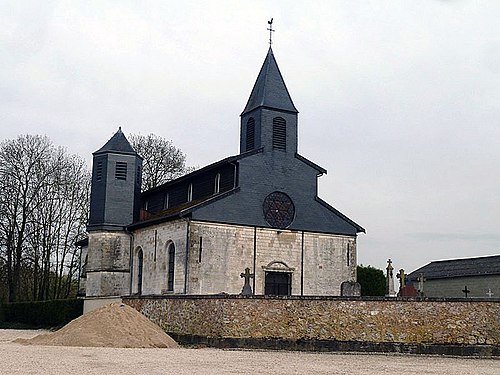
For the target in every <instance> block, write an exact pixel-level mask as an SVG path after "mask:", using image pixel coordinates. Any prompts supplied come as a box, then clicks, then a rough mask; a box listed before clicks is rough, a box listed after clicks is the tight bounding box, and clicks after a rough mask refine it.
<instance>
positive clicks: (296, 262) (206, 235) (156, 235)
mask: <svg viewBox="0 0 500 375" xmlns="http://www.w3.org/2000/svg"><path fill="white" fill-rule="evenodd" d="M186 241H188V243H189V246H188V249H189V251H188V253H187V256H186ZM169 244H173V245H174V246H175V268H174V289H173V291H172V293H187V294H217V293H228V294H239V293H240V292H241V289H242V287H243V279H242V278H241V277H240V274H241V273H242V272H243V271H244V270H245V268H247V267H248V268H249V269H250V271H251V272H252V273H254V274H255V277H254V279H253V280H252V281H251V286H252V290H253V291H254V293H255V294H264V288H265V273H266V272H287V273H290V274H291V294H292V295H340V287H341V284H342V282H344V281H355V280H356V238H355V237H351V236H341V235H332V234H321V233H308V232H301V231H292V230H276V229H270V228H255V227H248V226H242V225H230V224H216V223H207V222H199V221H187V220H175V221H172V222H167V223H163V224H159V225H155V226H150V227H146V228H143V229H138V230H136V231H135V232H134V244H133V246H134V256H133V261H132V263H133V264H132V289H131V291H132V294H135V293H137V292H138V290H137V286H138V278H137V275H138V251H139V250H142V252H143V273H142V275H143V279H142V294H145V295H151V294H165V293H168V292H166V289H167V265H168V254H167V248H168V246H169ZM186 271H187V280H186V277H185V275H186Z"/></svg>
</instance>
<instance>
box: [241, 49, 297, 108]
mask: <svg viewBox="0 0 500 375" xmlns="http://www.w3.org/2000/svg"><path fill="white" fill-rule="evenodd" d="M258 107H266V108H271V109H277V110H282V111H286V112H292V113H298V111H297V109H296V108H295V106H294V105H293V102H292V98H291V97H290V94H289V93H288V90H287V88H286V85H285V81H284V80H283V77H282V75H281V73H280V70H279V68H278V64H277V63H276V59H275V58H274V55H273V50H272V48H271V47H269V51H268V52H267V56H266V59H265V60H264V64H263V65H262V68H261V69H260V72H259V76H258V77H257V80H256V81H255V85H254V86H253V89H252V93H251V94H250V98H249V99H248V102H247V105H246V107H245V109H244V110H243V113H242V114H241V115H244V114H245V113H247V112H250V111H252V110H254V109H256V108H258Z"/></svg>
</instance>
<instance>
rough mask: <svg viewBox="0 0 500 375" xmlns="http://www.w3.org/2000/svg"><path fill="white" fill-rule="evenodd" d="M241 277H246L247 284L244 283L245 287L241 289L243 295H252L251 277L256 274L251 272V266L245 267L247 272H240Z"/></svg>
mask: <svg viewBox="0 0 500 375" xmlns="http://www.w3.org/2000/svg"><path fill="white" fill-rule="evenodd" d="M240 277H242V278H244V279H245V285H243V289H242V290H241V293H240V294H241V295H242V296H251V295H252V294H253V292H252V287H251V286H250V279H253V278H254V277H255V274H253V273H250V268H248V267H247V268H245V272H242V273H241V274H240Z"/></svg>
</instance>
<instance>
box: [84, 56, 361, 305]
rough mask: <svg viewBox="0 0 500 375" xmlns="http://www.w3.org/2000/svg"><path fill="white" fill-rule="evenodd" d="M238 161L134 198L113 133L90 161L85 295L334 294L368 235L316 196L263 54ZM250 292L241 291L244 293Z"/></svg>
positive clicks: (129, 164)
mask: <svg viewBox="0 0 500 375" xmlns="http://www.w3.org/2000/svg"><path fill="white" fill-rule="evenodd" d="M240 117H241V125H240V129H241V130H240V153H239V154H238V155H235V156H230V157H228V158H226V159H223V160H220V161H218V162H216V163H213V164H211V165H208V166H206V167H204V168H201V169H199V170H196V171H194V172H192V173H190V174H187V175H185V176H183V177H180V178H178V179H176V180H173V181H170V182H168V183H165V184H163V185H161V186H158V187H156V188H154V189H151V190H148V191H145V192H143V193H141V192H140V186H141V166H142V159H141V156H140V155H138V154H137V153H136V152H135V151H134V149H133V148H132V147H131V145H130V144H129V142H128V141H127V139H126V137H125V135H124V134H123V133H122V131H121V129H120V130H118V132H117V133H116V134H115V135H114V136H113V137H112V138H111V139H110V140H109V141H108V142H107V143H106V144H105V145H104V146H103V147H102V148H101V149H99V150H98V151H96V152H95V153H94V154H93V171H92V192H91V207H90V219H89V223H88V228H87V229H88V249H87V251H88V254H87V261H86V267H85V278H86V282H85V288H86V291H85V292H86V296H87V297H89V298H92V297H111V296H123V295H135V294H143V295H162V294H163V295H164V294H171V293H172V294H218V293H229V294H238V293H240V292H241V291H242V287H243V284H244V279H243V278H242V276H243V275H242V273H244V272H245V270H246V269H247V268H248V269H249V270H248V271H247V273H250V274H252V275H253V277H252V278H248V280H249V285H250V287H251V293H254V294H258V295H263V294H266V295H340V293H341V284H342V283H343V282H346V281H347V282H349V281H351V282H354V281H355V280H356V264H357V263H356V238H357V234H358V233H360V232H365V230H364V229H363V228H362V227H361V226H359V225H358V224H356V223H355V222H354V221H352V220H351V219H349V218H348V217H347V216H345V215H344V214H342V213H341V212H339V211H337V210H336V209H335V208H333V207H332V206H330V205H329V204H328V203H327V202H325V201H324V200H322V199H321V198H319V197H318V194H317V192H318V189H317V180H318V177H320V176H321V175H323V174H324V173H326V170H325V169H323V168H322V167H320V166H319V165H317V164H315V163H313V162H312V161H310V160H308V159H306V158H305V157H303V156H301V155H300V154H298V152H297V143H298V132H297V126H298V111H297V109H296V108H295V105H294V104H293V101H292V99H291V97H290V94H289V92H288V90H287V88H286V85H285V82H284V80H283V77H282V75H281V73H280V70H279V68H278V65H277V63H276V60H275V57H274V55H273V51H272V49H271V48H270V49H269V51H268V53H267V56H266V58H265V61H264V64H263V65H262V68H261V70H260V73H259V75H258V77H257V80H256V82H255V85H254V87H253V90H252V92H251V94H250V98H249V99H248V102H247V104H246V106H245V108H244V110H243V112H242V114H241V115H240ZM247 290H248V289H247Z"/></svg>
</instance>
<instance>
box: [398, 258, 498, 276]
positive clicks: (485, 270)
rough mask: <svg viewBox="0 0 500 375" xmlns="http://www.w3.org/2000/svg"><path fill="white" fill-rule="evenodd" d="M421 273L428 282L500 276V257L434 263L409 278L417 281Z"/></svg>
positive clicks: (414, 272) (411, 274) (413, 273)
mask: <svg viewBox="0 0 500 375" xmlns="http://www.w3.org/2000/svg"><path fill="white" fill-rule="evenodd" d="M421 273H423V274H424V277H425V278H426V279H427V280H430V279H447V278H455V277H469V276H485V275H500V255H492V256H485V257H477V258H464V259H449V260H439V261H434V262H431V263H429V264H427V265H425V266H423V267H420V268H419V269H417V270H415V271H413V272H412V273H410V274H409V275H408V278H410V279H412V280H413V279H416V278H417V277H418V276H419V274H421Z"/></svg>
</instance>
